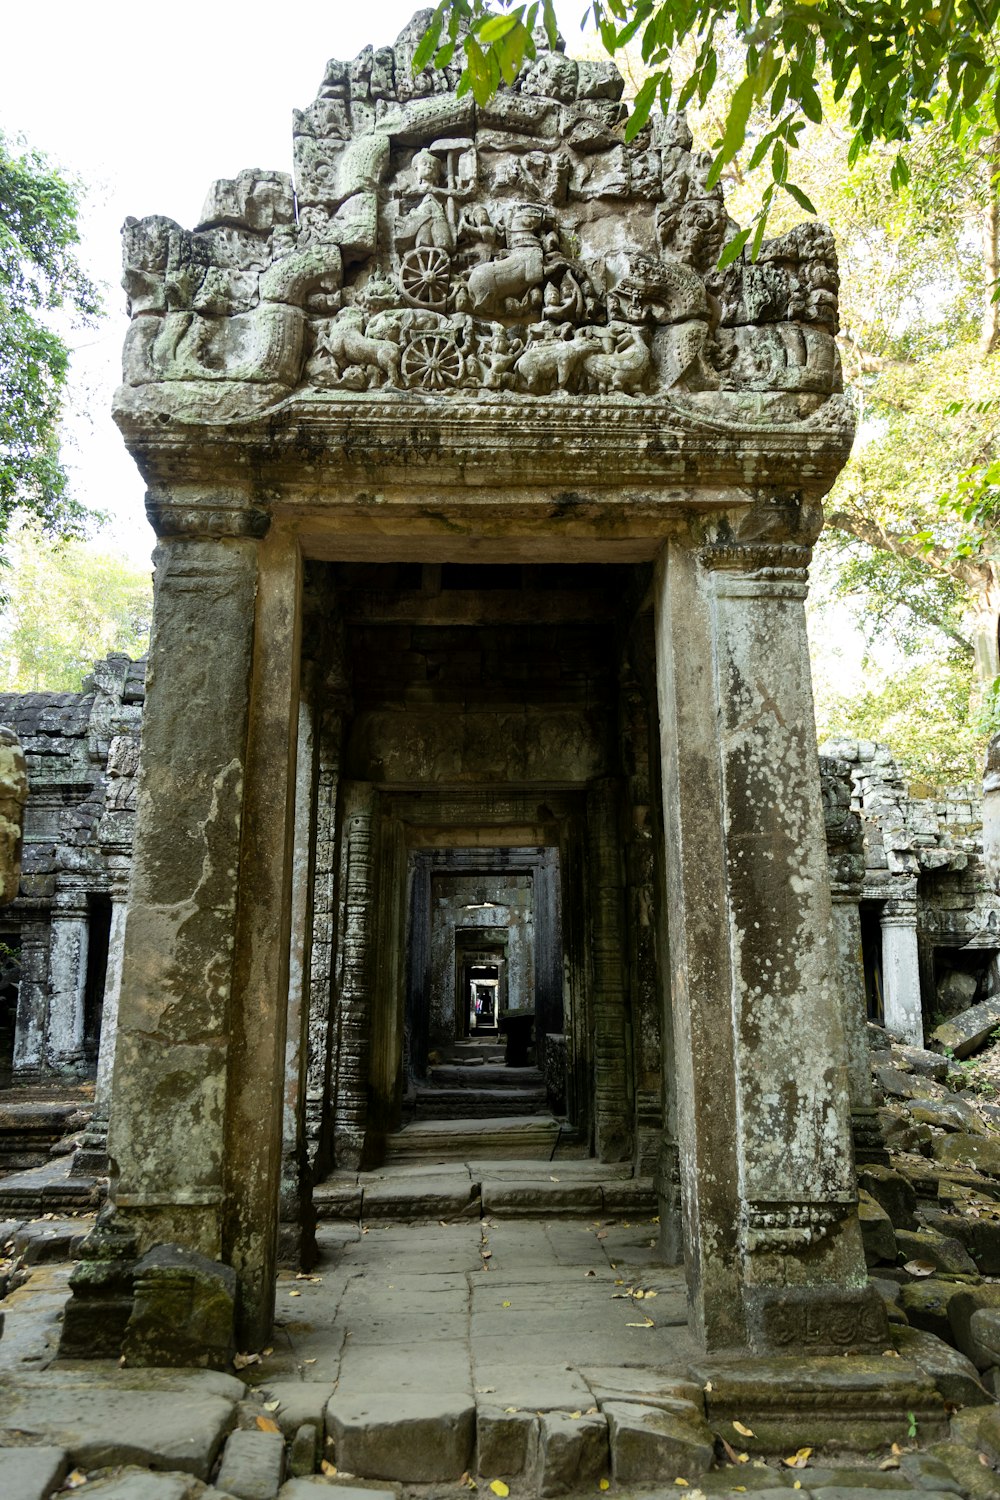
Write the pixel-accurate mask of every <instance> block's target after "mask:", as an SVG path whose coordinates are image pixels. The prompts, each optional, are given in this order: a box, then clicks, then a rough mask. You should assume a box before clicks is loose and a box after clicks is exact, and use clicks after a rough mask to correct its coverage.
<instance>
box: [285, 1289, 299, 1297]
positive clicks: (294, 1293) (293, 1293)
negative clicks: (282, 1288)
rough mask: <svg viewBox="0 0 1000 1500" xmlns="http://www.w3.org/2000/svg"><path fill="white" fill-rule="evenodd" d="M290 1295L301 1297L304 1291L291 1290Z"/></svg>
mask: <svg viewBox="0 0 1000 1500" xmlns="http://www.w3.org/2000/svg"><path fill="white" fill-rule="evenodd" d="M288 1295H289V1297H301V1296H302V1293H301V1292H300V1291H297V1290H295V1291H291V1292H289V1293H288Z"/></svg>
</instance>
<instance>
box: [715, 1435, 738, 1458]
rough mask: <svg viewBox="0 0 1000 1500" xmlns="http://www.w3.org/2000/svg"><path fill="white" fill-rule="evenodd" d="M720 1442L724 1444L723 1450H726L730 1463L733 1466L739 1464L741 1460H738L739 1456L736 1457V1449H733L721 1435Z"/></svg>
mask: <svg viewBox="0 0 1000 1500" xmlns="http://www.w3.org/2000/svg"><path fill="white" fill-rule="evenodd" d="M719 1441H720V1443H721V1444H722V1446H723V1448H725V1450H726V1457H727V1458H728V1459H729V1462H730V1463H731V1464H735V1463H738V1462H739V1460H738V1459H737V1456H736V1449H735V1448H733V1447H731V1445H730V1444H729V1443H727V1442H726V1440H725V1438H724V1437H722V1436H721V1435H720V1437H719Z"/></svg>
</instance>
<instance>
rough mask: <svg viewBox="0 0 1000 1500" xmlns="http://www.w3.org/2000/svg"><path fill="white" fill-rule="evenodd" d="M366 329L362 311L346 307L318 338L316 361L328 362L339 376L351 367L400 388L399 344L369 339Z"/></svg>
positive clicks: (375, 379) (376, 379)
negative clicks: (317, 359) (358, 368)
mask: <svg viewBox="0 0 1000 1500" xmlns="http://www.w3.org/2000/svg"><path fill="white" fill-rule="evenodd" d="M364 327H365V315H364V313H363V312H362V311H361V309H360V308H357V307H345V308H343V309H342V311H341V312H339V313H338V314H337V316H336V317H335V318H333V319H332V320H331V321H330V322H329V323H327V325H326V327H325V329H324V330H323V332H322V333H320V335H319V336H318V338H317V340H316V351H315V355H314V360H315V359H316V357H317V356H319V357H320V358H321V359H324V360H328V361H329V363H330V364H331V365H332V366H333V372H334V374H336V375H340V376H342V375H344V373H345V372H346V371H347V370H348V369H349V368H350V367H351V366H352V365H353V366H358V367H360V368H361V369H362V370H364V371H366V372H369V374H370V377H371V378H373V379H374V381H376V382H377V381H378V380H379V377H382V378H383V379H384V381H385V382H386V384H388V385H392V386H395V387H396V388H397V389H399V388H401V387H402V380H401V378H400V361H401V359H402V355H401V353H400V349H399V345H398V344H396V343H393V342H392V341H391V340H389V339H372V338H368V337H367V336H366V334H365V331H364Z"/></svg>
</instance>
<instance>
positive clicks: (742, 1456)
mask: <svg viewBox="0 0 1000 1500" xmlns="http://www.w3.org/2000/svg"><path fill="white" fill-rule="evenodd" d="M736 1461H737V1463H741V1464H748V1463H749V1462H750V1455H749V1453H737V1455H736Z"/></svg>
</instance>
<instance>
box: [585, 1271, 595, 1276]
mask: <svg viewBox="0 0 1000 1500" xmlns="http://www.w3.org/2000/svg"><path fill="white" fill-rule="evenodd" d="M583 1274H584V1276H596V1275H597V1272H596V1271H584V1273H583Z"/></svg>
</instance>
